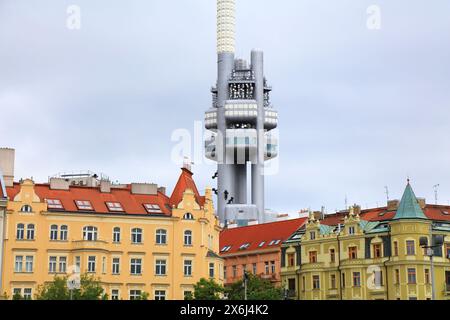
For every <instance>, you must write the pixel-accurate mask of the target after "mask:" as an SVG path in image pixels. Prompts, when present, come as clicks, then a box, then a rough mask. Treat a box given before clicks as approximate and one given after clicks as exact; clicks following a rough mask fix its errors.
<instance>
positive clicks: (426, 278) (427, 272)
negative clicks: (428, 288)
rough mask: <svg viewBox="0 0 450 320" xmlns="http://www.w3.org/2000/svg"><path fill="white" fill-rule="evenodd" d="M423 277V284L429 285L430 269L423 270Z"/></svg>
mask: <svg viewBox="0 0 450 320" xmlns="http://www.w3.org/2000/svg"><path fill="white" fill-rule="evenodd" d="M424 273H425V274H424V276H425V284H430V283H431V281H430V269H425V270H424Z"/></svg>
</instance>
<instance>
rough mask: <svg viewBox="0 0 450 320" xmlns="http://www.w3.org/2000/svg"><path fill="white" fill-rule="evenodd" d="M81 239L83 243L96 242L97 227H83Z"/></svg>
mask: <svg viewBox="0 0 450 320" xmlns="http://www.w3.org/2000/svg"><path fill="white" fill-rule="evenodd" d="M83 239H84V240H85V241H97V227H93V226H87V227H84V228H83Z"/></svg>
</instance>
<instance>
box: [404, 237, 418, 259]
mask: <svg viewBox="0 0 450 320" xmlns="http://www.w3.org/2000/svg"><path fill="white" fill-rule="evenodd" d="M406 254H407V255H408V256H413V255H415V254H416V249H415V244H414V240H406Z"/></svg>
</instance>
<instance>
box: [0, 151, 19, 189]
mask: <svg viewBox="0 0 450 320" xmlns="http://www.w3.org/2000/svg"><path fill="white" fill-rule="evenodd" d="M15 156H16V150H14V149H10V148H0V171H1V172H2V173H3V180H4V181H5V186H6V187H12V186H13V185H14V161H15Z"/></svg>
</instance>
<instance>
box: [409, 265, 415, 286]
mask: <svg viewBox="0 0 450 320" xmlns="http://www.w3.org/2000/svg"><path fill="white" fill-rule="evenodd" d="M408 283H409V284H416V269H415V268H408Z"/></svg>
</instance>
